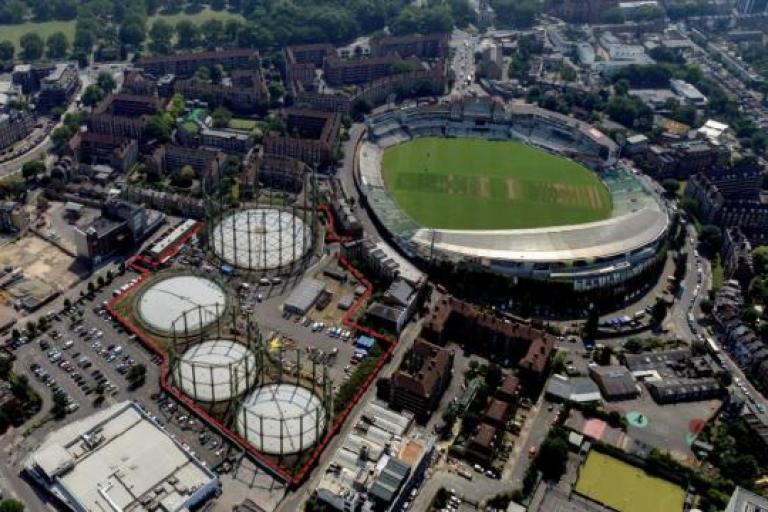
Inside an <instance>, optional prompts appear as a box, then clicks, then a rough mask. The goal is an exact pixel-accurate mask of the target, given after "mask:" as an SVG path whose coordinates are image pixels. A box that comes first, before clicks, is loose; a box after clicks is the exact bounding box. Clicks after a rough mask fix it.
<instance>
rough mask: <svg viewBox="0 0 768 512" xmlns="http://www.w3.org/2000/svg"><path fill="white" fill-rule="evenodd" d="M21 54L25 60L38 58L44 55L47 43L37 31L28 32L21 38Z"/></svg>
mask: <svg viewBox="0 0 768 512" xmlns="http://www.w3.org/2000/svg"><path fill="white" fill-rule="evenodd" d="M19 44H20V45H21V55H22V57H23V58H24V60H37V59H39V58H40V57H42V56H43V49H44V48H45V43H44V42H43V38H42V37H40V35H38V34H37V33H35V32H27V33H26V34H24V35H23V36H21V39H20V40H19Z"/></svg>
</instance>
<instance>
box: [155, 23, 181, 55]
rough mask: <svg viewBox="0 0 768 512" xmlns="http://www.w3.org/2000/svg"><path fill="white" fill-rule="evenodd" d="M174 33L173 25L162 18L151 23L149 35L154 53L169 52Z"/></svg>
mask: <svg viewBox="0 0 768 512" xmlns="http://www.w3.org/2000/svg"><path fill="white" fill-rule="evenodd" d="M174 33H175V29H174V28H173V25H171V24H170V23H168V22H167V21H165V20H163V19H159V20H157V21H156V22H155V23H153V24H152V28H151V29H150V31H149V37H150V38H151V39H152V42H151V44H150V48H151V49H152V51H153V52H155V53H170V52H171V43H172V41H173V34H174Z"/></svg>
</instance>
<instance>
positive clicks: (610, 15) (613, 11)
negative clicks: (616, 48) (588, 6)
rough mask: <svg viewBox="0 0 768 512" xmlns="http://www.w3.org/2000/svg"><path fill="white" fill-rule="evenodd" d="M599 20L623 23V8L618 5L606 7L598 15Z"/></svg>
mask: <svg viewBox="0 0 768 512" xmlns="http://www.w3.org/2000/svg"><path fill="white" fill-rule="evenodd" d="M600 21H602V22H603V23H610V24H615V25H617V24H620V23H624V10H623V9H621V8H620V7H611V8H609V9H606V10H604V11H603V12H602V14H601V15H600Z"/></svg>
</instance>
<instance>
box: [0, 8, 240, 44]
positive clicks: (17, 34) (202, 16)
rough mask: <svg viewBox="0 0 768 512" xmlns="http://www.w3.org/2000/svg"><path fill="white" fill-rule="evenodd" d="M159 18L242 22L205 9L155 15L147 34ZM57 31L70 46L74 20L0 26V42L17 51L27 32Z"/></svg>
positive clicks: (44, 35) (45, 35)
mask: <svg viewBox="0 0 768 512" xmlns="http://www.w3.org/2000/svg"><path fill="white" fill-rule="evenodd" d="M160 18H162V19H164V20H165V21H167V22H169V23H171V24H173V25H175V24H176V23H177V22H178V21H179V20H182V19H188V20H190V21H191V22H193V23H195V24H200V23H202V22H204V21H206V20H209V19H218V20H221V21H227V20H230V19H237V20H241V21H242V20H243V17H242V16H240V15H239V14H233V13H231V12H228V11H212V10H211V9H210V8H208V7H206V8H205V9H204V10H202V11H200V12H198V13H195V14H185V13H179V14H171V15H164V14H163V15H161V14H156V15H154V16H151V17H150V18H149V19H148V20H147V32H149V29H150V28H151V27H152V24H153V23H154V22H155V20H157V19H160ZM59 31H61V32H64V34H65V35H66V36H67V39H69V43H70V44H72V40H73V38H74V37H75V20H71V21H45V22H42V23H36V22H32V21H30V22H27V23H22V24H19V25H0V41H5V40H7V41H10V42H12V43H13V44H14V45H15V46H16V49H17V50H18V48H19V40H20V39H21V36H23V35H24V34H26V33H27V32H35V33H37V34H39V35H40V37H42V38H43V39H47V38H48V36H50V35H51V34H53V33H54V32H59Z"/></svg>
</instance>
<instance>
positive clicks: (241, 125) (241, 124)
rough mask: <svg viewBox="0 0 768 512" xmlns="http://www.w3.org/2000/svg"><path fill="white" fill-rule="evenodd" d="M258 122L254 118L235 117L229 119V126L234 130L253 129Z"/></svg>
mask: <svg viewBox="0 0 768 512" xmlns="http://www.w3.org/2000/svg"><path fill="white" fill-rule="evenodd" d="M256 124H257V122H256V121H254V120H253V119H241V118H237V117H233V118H232V119H230V120H229V127H230V128H232V129H233V130H244V131H251V130H253V129H254V128H256Z"/></svg>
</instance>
